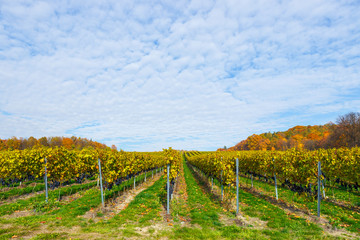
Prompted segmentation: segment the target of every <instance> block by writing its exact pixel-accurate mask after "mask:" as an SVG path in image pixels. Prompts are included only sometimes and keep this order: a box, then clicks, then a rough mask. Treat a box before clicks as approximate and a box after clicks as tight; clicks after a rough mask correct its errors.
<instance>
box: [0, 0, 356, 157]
mask: <svg viewBox="0 0 360 240" xmlns="http://www.w3.org/2000/svg"><path fill="white" fill-rule="evenodd" d="M359 12H360V1H341V0H339V1H338V0H336V1H335V0H301V1H300V0H296V1H292V0H289V1H281V0H278V1H271V0H263V1H258V0H249V1H248V0H234V1H231V0H230V1H229V0H219V1H195V0H194V1H192V0H190V1H182V0H179V1H172V0H171V1H170V0H168V1H133V0H131V1H125V0H114V1H98V0H93V1H90V0H86V1H64V0H60V1H18V0H0V138H2V139H4V138H10V137H13V136H16V137H23V138H28V137H30V136H34V137H36V138H39V137H43V136H47V137H50V136H67V137H70V136H77V137H86V138H89V139H92V140H95V141H99V142H102V143H105V144H107V145H108V146H111V145H112V144H114V145H116V146H117V148H118V149H123V150H125V151H159V150H162V149H163V148H167V147H173V148H175V149H187V150H192V149H194V150H195V149H196V150H216V149H217V148H219V147H223V146H228V147H230V146H234V145H235V144H236V143H238V142H240V141H241V140H243V139H246V138H247V137H248V136H249V135H252V134H254V133H256V134H260V133H263V132H276V131H284V130H287V129H288V128H291V127H293V126H296V125H322V124H326V123H328V122H330V121H332V122H336V119H337V118H338V116H340V115H344V114H346V113H348V112H360V74H359V73H360V14H359Z"/></svg>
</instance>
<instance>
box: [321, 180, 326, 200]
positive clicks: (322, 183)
mask: <svg viewBox="0 0 360 240" xmlns="http://www.w3.org/2000/svg"><path fill="white" fill-rule="evenodd" d="M321 185H322V190H323V196H324V199H325V198H326V196H325V186H324V181H321Z"/></svg>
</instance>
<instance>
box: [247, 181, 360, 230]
mask: <svg viewBox="0 0 360 240" xmlns="http://www.w3.org/2000/svg"><path fill="white" fill-rule="evenodd" d="M241 182H242V183H245V182H246V185H247V186H248V187H247V189H248V190H250V191H256V192H259V193H261V194H262V195H263V196H267V197H272V198H274V195H275V187H274V185H273V184H271V185H270V184H269V183H266V182H263V181H259V180H255V179H254V180H253V182H254V188H253V189H250V187H251V185H250V181H249V179H246V178H244V177H242V178H241ZM243 186H244V185H243ZM278 194H279V200H280V201H282V202H286V203H287V204H288V205H291V206H293V207H295V208H297V209H301V210H303V211H304V212H308V213H309V214H311V215H312V216H316V215H317V201H309V199H307V198H306V197H304V196H299V195H298V194H295V193H294V192H292V191H291V190H290V189H288V188H285V187H281V186H278ZM338 195H340V194H339V193H338ZM353 195H356V193H353ZM273 200H274V199H273ZM359 201H360V197H359ZM321 215H322V216H323V217H325V218H326V219H327V220H328V222H329V224H331V226H332V227H333V228H334V229H335V228H345V229H347V230H348V231H350V232H353V233H357V234H359V237H360V212H359V211H358V210H356V209H350V208H348V207H346V206H344V207H342V206H339V205H338V204H336V203H333V202H330V201H321Z"/></svg>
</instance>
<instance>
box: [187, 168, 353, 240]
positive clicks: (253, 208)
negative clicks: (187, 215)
mask: <svg viewBox="0 0 360 240" xmlns="http://www.w3.org/2000/svg"><path fill="white" fill-rule="evenodd" d="M190 168H191V170H190V171H189V173H190V172H191V173H192V174H193V175H194V176H195V177H196V178H195V179H196V181H197V183H199V185H200V187H201V188H202V191H203V196H200V195H196V194H194V197H195V199H193V200H191V199H192V196H191V195H193V194H191V193H190V192H189V201H190V202H196V201H198V204H197V206H198V207H197V208H196V206H195V208H194V207H193V206H192V210H191V212H192V216H197V215H201V214H202V215H203V218H202V219H201V218H198V220H199V221H200V223H201V222H204V221H208V224H207V226H211V224H212V228H211V229H208V231H204V232H203V234H207V235H208V237H209V238H213V237H214V236H215V235H218V236H219V237H225V238H227V237H229V236H227V235H226V234H224V229H226V228H227V227H229V226H226V225H229V223H230V225H231V228H232V230H233V232H232V233H231V234H232V235H231V238H240V239H242V238H249V239H253V238H258V239H266V238H270V239H342V237H343V239H356V237H355V238H354V236H352V234H349V235H347V236H341V235H340V234H339V235H337V234H333V235H329V232H327V233H325V232H324V231H323V229H322V228H321V227H320V226H319V225H318V224H315V223H312V222H310V221H309V220H307V219H306V218H303V217H301V216H298V215H296V214H293V213H289V212H288V211H284V210H283V209H281V208H279V207H278V206H275V205H273V204H271V203H269V202H268V201H266V200H265V199H263V198H261V197H260V198H259V197H258V196H255V195H252V194H250V193H248V192H246V191H243V190H241V189H240V192H239V196H240V197H239V198H240V216H238V217H237V218H235V207H236V206H235V204H234V200H235V194H234V191H233V189H232V190H231V191H230V192H227V196H228V197H230V198H231V199H232V203H230V204H229V203H228V204H227V206H226V207H227V208H228V210H230V212H232V217H231V216H230V218H229V215H227V216H222V219H225V218H227V221H225V222H224V221H222V222H221V225H219V224H218V222H217V221H218V219H219V218H218V217H219V216H220V214H219V211H214V212H213V214H211V217H212V220H213V222H212V223H211V221H209V220H210V217H209V216H208V217H207V218H206V213H208V205H207V204H203V203H205V202H207V201H206V200H205V199H204V198H208V199H209V200H210V198H212V200H213V201H214V200H215V202H216V201H218V199H220V196H219V193H220V191H219V189H218V187H217V186H216V187H215V186H214V191H212V194H211V196H210V195H209V192H210V191H211V190H210V189H211V182H210V181H209V180H208V179H207V177H205V176H203V175H202V174H201V173H198V172H197V171H194V170H193V169H192V167H190ZM188 169H189V168H188ZM189 173H188V174H186V176H188V177H187V180H188V181H187V182H188V184H191V180H190V179H191V175H189ZM189 176H190V177H189ZM193 186H194V185H193ZM188 188H189V186H188ZM196 188H197V187H193V189H196ZM206 196H208V197H206ZM190 205H192V204H190ZM215 209H216V208H215ZM203 211H205V213H202V212H203ZM231 218H232V219H231ZM234 218H235V219H234ZM193 222H196V221H193ZM226 223H227V224H226ZM264 223H265V224H264ZM236 224H237V225H238V226H236ZM200 225H201V224H200ZM239 225H240V226H241V227H240V226H239ZM261 225H265V226H261ZM204 227H205V229H206V225H205V224H204V226H202V228H203V229H204ZM199 231H200V230H199ZM210 232H211V233H210ZM254 233H256V235H254ZM246 234H250V236H247V235H246ZM251 234H252V235H251ZM214 238H215V237H214Z"/></svg>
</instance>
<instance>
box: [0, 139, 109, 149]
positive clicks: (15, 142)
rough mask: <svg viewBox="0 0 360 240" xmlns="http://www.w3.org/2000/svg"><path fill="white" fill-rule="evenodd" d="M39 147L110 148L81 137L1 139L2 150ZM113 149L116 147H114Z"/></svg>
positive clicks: (0, 147) (0, 146)
mask: <svg viewBox="0 0 360 240" xmlns="http://www.w3.org/2000/svg"><path fill="white" fill-rule="evenodd" d="M37 146H46V147H65V148H67V149H83V148H88V147H90V148H108V146H106V145H105V144H102V143H99V142H96V141H92V140H89V139H87V138H80V137H74V136H73V137H70V138H68V137H42V138H39V139H36V138H34V137H29V138H17V137H12V138H9V139H0V150H14V149H19V150H23V149H26V148H33V147H37ZM112 148H113V149H116V147H115V146H114V145H113V146H112Z"/></svg>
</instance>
